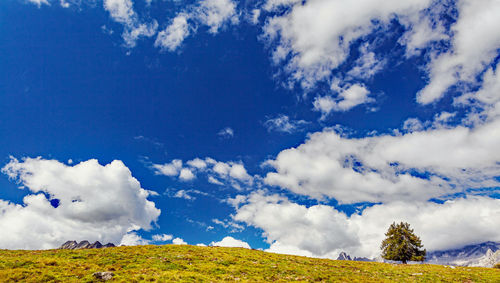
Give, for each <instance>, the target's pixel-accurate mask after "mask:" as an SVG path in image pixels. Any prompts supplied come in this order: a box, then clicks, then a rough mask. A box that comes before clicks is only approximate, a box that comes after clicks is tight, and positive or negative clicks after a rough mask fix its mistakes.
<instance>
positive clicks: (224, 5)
mask: <svg viewBox="0 0 500 283" xmlns="http://www.w3.org/2000/svg"><path fill="white" fill-rule="evenodd" d="M195 13H196V18H197V19H198V21H200V22H201V23H202V24H204V25H207V26H209V32H210V33H213V34H215V33H217V32H218V31H219V29H220V28H222V27H223V25H224V24H225V23H227V22H231V23H232V24H237V23H238V15H237V14H236V3H235V2H233V1H231V0H202V1H201V2H200V4H199V6H198V7H196V8H195Z"/></svg>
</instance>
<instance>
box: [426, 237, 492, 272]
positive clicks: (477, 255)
mask: <svg viewBox="0 0 500 283" xmlns="http://www.w3.org/2000/svg"><path fill="white" fill-rule="evenodd" d="M497 262H500V243H498V242H491V241H489V242H484V243H481V244H476V245H467V246H465V247H463V248H460V249H454V250H447V251H434V252H429V253H427V260H426V263H432V264H445V265H457V266H483V267H492V266H493V265H494V264H495V263H497Z"/></svg>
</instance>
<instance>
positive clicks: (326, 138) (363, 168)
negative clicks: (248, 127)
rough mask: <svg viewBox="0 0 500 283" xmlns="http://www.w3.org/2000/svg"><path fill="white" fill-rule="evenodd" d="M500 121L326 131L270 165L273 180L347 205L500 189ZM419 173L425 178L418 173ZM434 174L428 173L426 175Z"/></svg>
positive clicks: (278, 184)
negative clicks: (382, 131)
mask: <svg viewBox="0 0 500 283" xmlns="http://www.w3.org/2000/svg"><path fill="white" fill-rule="evenodd" d="M498 129H500V120H494V121H491V122H487V123H484V124H482V125H479V126H477V127H476V128H472V129H471V128H467V127H463V126H458V127H456V128H451V129H448V128H438V129H435V128H431V129H429V130H426V131H417V132H411V133H407V134H404V135H381V136H375V137H366V138H360V139H355V138H348V137H344V136H342V135H341V134H339V133H337V132H335V131H333V130H329V129H326V130H324V131H323V132H319V133H315V134H312V135H310V137H309V139H308V140H307V141H306V142H305V143H304V144H302V145H301V146H299V147H297V148H291V149H287V150H284V151H282V152H281V153H280V154H278V156H277V158H276V159H275V160H272V161H268V162H267V163H268V164H269V165H271V166H273V167H274V168H275V169H276V172H270V173H268V174H267V176H266V178H265V182H266V183H267V184H269V185H277V186H280V187H282V188H284V189H288V190H291V191H292V192H294V193H297V194H302V195H308V196H311V197H314V198H321V197H323V196H327V197H333V198H335V199H337V200H338V201H339V202H341V203H356V202H387V201H394V200H420V201H425V200H428V199H430V198H433V197H439V196H443V195H445V194H447V193H457V192H462V191H463V190H464V189H467V188H482V187H495V186H499V185H500V184H499V182H498V181H497V180H496V179H495V177H496V176H500V165H499V163H498V161H499V160H500V152H499V151H498V149H497V148H498V144H500V132H499V131H498ZM412 172H413V173H415V172H419V173H420V174H424V176H423V177H422V176H419V175H417V174H411V173H412ZM425 174H427V175H425Z"/></svg>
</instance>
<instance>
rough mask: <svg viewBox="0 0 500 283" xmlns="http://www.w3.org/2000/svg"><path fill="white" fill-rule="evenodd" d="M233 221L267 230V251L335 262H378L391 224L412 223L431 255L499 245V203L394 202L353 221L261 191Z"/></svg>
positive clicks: (243, 205)
mask: <svg viewBox="0 0 500 283" xmlns="http://www.w3.org/2000/svg"><path fill="white" fill-rule="evenodd" d="M233 218H234V220H236V221H242V222H244V223H246V224H247V225H250V226H254V227H257V228H260V229H262V230H263V236H264V238H266V240H267V241H268V242H269V244H271V245H270V248H269V249H268V250H267V251H270V252H277V253H286V254H298V255H305V256H314V257H326V258H337V256H338V254H339V253H340V252H341V251H347V252H348V253H350V254H352V255H355V256H364V257H371V258H375V257H377V256H378V255H379V254H380V250H379V247H380V243H381V242H382V240H383V238H384V233H385V232H386V230H387V228H388V227H389V225H390V224H391V223H392V222H393V221H396V222H397V221H407V222H409V223H411V225H412V227H413V228H414V229H415V232H416V233H417V234H418V235H419V236H421V238H422V241H423V243H424V245H425V247H426V248H427V249H428V250H442V249H451V248H457V247H461V246H464V245H466V244H470V243H481V242H484V241H490V240H493V241H500V231H498V229H496V224H495V223H498V222H499V221H500V200H497V199H491V198H486V197H470V198H460V199H455V200H453V201H447V202H445V203H444V204H437V203H433V202H420V203H419V202H400V201H398V202H392V203H390V204H380V205H375V206H373V207H370V208H367V209H365V210H364V211H363V212H362V213H361V214H353V215H351V216H350V217H348V216H346V215H345V214H344V213H342V212H339V211H337V210H335V209H334V208H333V207H331V206H326V205H314V206H310V207H307V206H304V205H300V204H297V203H293V202H290V201H289V200H288V199H286V198H284V197H282V196H279V195H269V194H267V193H266V192H264V191H258V192H255V193H252V194H250V195H249V196H247V197H245V200H244V201H242V202H240V203H239V204H238V205H237V206H236V214H235V215H234V216H233Z"/></svg>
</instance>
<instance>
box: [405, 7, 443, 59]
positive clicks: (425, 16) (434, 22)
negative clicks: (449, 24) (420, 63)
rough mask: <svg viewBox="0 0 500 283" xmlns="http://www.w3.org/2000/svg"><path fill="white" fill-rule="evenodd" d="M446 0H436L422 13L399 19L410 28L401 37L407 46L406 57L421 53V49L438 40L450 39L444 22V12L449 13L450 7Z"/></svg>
mask: <svg viewBox="0 0 500 283" xmlns="http://www.w3.org/2000/svg"><path fill="white" fill-rule="evenodd" d="M446 4H447V3H446V2H444V1H434V2H433V3H432V4H431V6H429V8H427V9H425V10H423V11H421V12H420V13H415V14H410V15H408V16H407V17H400V18H399V21H400V22H401V23H402V24H403V25H405V26H406V27H407V28H408V29H407V31H406V32H405V33H404V34H403V35H402V36H401V38H399V43H400V44H402V45H403V46H405V48H406V57H411V56H415V55H419V54H420V51H421V50H423V49H425V48H427V47H428V46H429V45H430V44H432V43H433V42H437V41H442V40H449V36H448V34H447V33H446V30H445V27H444V26H443V22H442V21H441V20H440V17H442V15H443V14H449V12H450V11H449V9H450V7H447V5H446Z"/></svg>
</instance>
